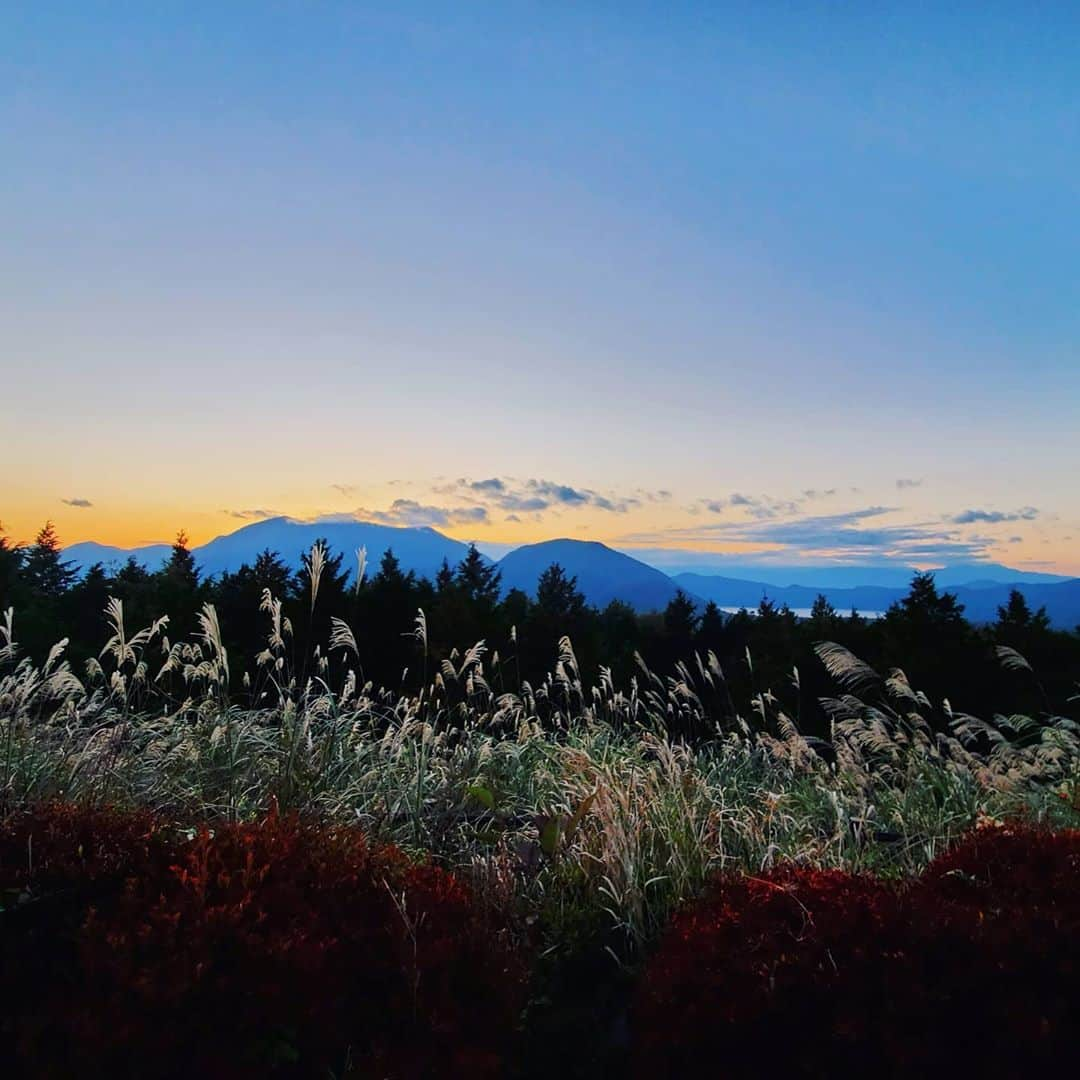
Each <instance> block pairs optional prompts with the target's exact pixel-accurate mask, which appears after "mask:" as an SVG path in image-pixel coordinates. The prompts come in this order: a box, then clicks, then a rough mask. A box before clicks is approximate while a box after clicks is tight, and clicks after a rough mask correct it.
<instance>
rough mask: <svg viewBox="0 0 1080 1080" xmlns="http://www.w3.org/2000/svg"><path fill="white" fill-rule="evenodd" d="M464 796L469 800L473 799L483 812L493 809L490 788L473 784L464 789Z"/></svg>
mask: <svg viewBox="0 0 1080 1080" xmlns="http://www.w3.org/2000/svg"><path fill="white" fill-rule="evenodd" d="M465 794H466V795H467V796H468V797H469V798H470V799H475V800H476V802H478V803H480V805H481V806H483V807H484V809H485V810H494V809H495V793H494V792H493V791H492V790H491V788H486V787H484V786H483V785H482V784H473V785H472V786H471V787H469V788H466V789H465Z"/></svg>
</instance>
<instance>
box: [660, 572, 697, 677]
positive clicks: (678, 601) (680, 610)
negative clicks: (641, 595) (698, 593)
mask: <svg viewBox="0 0 1080 1080" xmlns="http://www.w3.org/2000/svg"><path fill="white" fill-rule="evenodd" d="M698 622H699V619H698V615H697V605H696V604H695V603H694V601H693V600H691V599H690V597H689V596H688V595H687V594H686V593H685V592H683V590H682V589H676V591H675V595H674V596H673V597H672V598H671V599H670V600H669V601H668V605H667V607H666V608H664V640H665V649H664V652H665V654H666V655H665V656H664V658H663V659H664V660H665V662H666V663H667V664H668V665H669V666H670V665H671V664H674V663H675V662H676V661H678V660H689V659H691V657H690V654H691V653H692V652H693V651H694V636H695V635H696V634H697V628H698Z"/></svg>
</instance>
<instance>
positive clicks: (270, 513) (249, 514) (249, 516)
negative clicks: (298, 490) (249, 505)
mask: <svg viewBox="0 0 1080 1080" xmlns="http://www.w3.org/2000/svg"><path fill="white" fill-rule="evenodd" d="M221 512H222V513H223V514H228V515H229V517H234V518H240V519H241V520H242V521H265V520H266V519H267V518H273V517H284V516H285V515H284V514H282V513H281V511H280V510H222V511H221Z"/></svg>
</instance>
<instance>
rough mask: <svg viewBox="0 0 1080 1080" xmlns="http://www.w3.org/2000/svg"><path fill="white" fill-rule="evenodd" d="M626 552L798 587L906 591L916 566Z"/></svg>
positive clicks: (983, 576) (970, 581)
mask: <svg viewBox="0 0 1080 1080" xmlns="http://www.w3.org/2000/svg"><path fill="white" fill-rule="evenodd" d="M627 554H630V555H633V556H634V557H635V558H637V559H640V560H641V561H642V562H645V563H647V564H648V565H649V566H653V567H655V568H656V569H657V570H660V571H662V572H663V573H665V574H668V575H669V576H670V577H673V578H674V577H679V576H682V575H684V574H696V575H701V576H703V577H722V578H727V579H729V580H739V581H751V582H763V583H764V584H766V585H774V586H788V585H803V586H805V587H806V588H808V589H826V588H829V589H851V588H855V587H857V586H862V585H877V586H882V587H884V588H890V589H903V590H905V591H906V590H907V587H908V585H910V584H911V578H912V576H913V575H914V574H915V572H916V568H915V567H913V566H904V565H901V564H898V563H892V564H887V565H886V564H871V565H864V566H812V565H810V566H808V565H805V564H804V565H781V564H772V563H755V562H752V561H748V560H746V559H745V557H740V556H724V555H716V554H715V553H712V552H694V551H677V550H673V549H665V548H649V549H644V548H642V549H638V550H632V551H628V552H627ZM934 577H935V579H936V580H937V583H938V585H940V586H946V587H948V588H953V587H954V586H958V585H968V586H976V587H977V586H982V585H987V586H992V585H1010V584H1018V583H1023V584H1027V585H1052V584H1058V583H1061V582H1064V581H1068V580H1070V579H1069V578H1068V577H1066V576H1063V575H1061V574H1044V573H1040V572H1033V571H1029V570H1017V569H1014V568H1013V567H1010V566H1003V565H1002V564H1000V563H990V562H986V563H963V564H957V565H955V566H944V567H940V568H939V569H937V570H935V571H934Z"/></svg>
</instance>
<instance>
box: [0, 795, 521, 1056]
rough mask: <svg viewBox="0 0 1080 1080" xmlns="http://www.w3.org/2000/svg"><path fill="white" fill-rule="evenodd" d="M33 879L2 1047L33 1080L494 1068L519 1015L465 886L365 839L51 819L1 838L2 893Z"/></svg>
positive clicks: (264, 827)
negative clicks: (191, 833)
mask: <svg viewBox="0 0 1080 1080" xmlns="http://www.w3.org/2000/svg"><path fill="white" fill-rule="evenodd" d="M31 837H32V849H33V851H34V852H35V856H34V863H33V876H32V878H31V877H30V875H29V873H28V870H27V867H26V862H25V859H24V857H23V852H24V851H25V850H26V848H27V844H28V841H29V839H30V838H31ZM80 850H81V854H80ZM28 882H29V883H30V885H31V887H32V897H33V898H32V899H31V900H29V901H28V902H25V901H24V902H22V903H19V904H18V906H17V907H16V908H15V909H14V910H13V911H9V912H8V913H6V914H5V915H3V916H0V926H3V927H4V929H3V932H2V937H0V965H2V967H0V978H2V980H3V982H2V986H3V988H4V991H5V996H6V997H7V999H8V1001H7V1002H6V1004H5V1008H4V1011H3V1015H2V1017H0V1035H2V1036H3V1041H4V1045H6V1046H7V1047H9V1048H14V1055H15V1061H14V1063H13V1065H14V1067H15V1068H19V1067H21V1068H22V1069H23V1070H24V1071H29V1072H32V1073H33V1075H36V1076H49V1075H53V1076H66V1075H75V1074H76V1073H77V1074H78V1075H81V1076H86V1075H102V1076H104V1075H108V1076H140V1077H144V1076H180V1075H185V1076H186V1075H189V1074H191V1073H199V1074H202V1075H203V1076H206V1077H219V1076H220V1077H226V1076H228V1077H236V1076H252V1077H255V1076H267V1075H282V1076H316V1075H326V1072H327V1070H328V1069H331V1068H332V1069H334V1070H336V1071H338V1072H341V1071H342V1070H343V1068H344V1066H345V1064H346V1061H347V1060H351V1062H352V1065H353V1068H354V1069H356V1070H357V1074H359V1075H378V1076H394V1077H397V1076H400V1077H411V1076H419V1075H424V1074H427V1073H431V1072H432V1071H433V1070H434V1071H436V1072H437V1073H438V1075H441V1076H458V1075H462V1076H464V1075H468V1076H470V1077H472V1076H485V1075H494V1074H495V1073H496V1072H497V1071H498V1068H499V1064H500V1060H501V1056H502V1054H503V1052H504V1050H505V1046H506V1041H507V1039H508V1037H509V1034H510V1032H511V1031H512V1028H513V1025H514V1022H515V1019H516V1011H517V1007H518V1004H519V994H518V988H519V985H520V980H519V979H518V974H517V971H516V968H515V967H514V965H513V964H512V962H511V960H510V958H509V956H508V954H507V953H506V951H505V950H503V949H502V948H500V947H499V946H498V945H497V943H496V941H495V939H494V935H492V934H491V933H490V932H488V931H486V930H485V928H484V927H482V926H480V925H479V923H478V920H477V917H476V915H475V912H474V908H473V905H472V904H471V901H470V897H469V894H468V892H467V890H466V889H465V887H464V886H463V885H462V884H461V883H460V882H459V881H458V880H457V879H455V878H454V877H453V876H452V875H450V874H447V873H445V872H444V871H441V870H439V869H437V868H435V867H431V866H427V865H416V864H414V863H412V862H410V861H409V860H408V859H406V858H405V857H404V856H403V855H402V854H401V853H400V852H398V851H396V850H394V849H390V848H375V847H371V846H369V845H368V844H367V843H366V842H365V840H364V838H363V837H362V836H361V834H360V833H359V832H357V831H356V830H353V829H331V828H318V827H314V826H306V825H302V824H299V823H298V822H296V821H293V820H282V819H278V818H273V817H271V818H269V819H267V820H265V821H263V822H260V823H258V824H250V825H232V826H225V827H222V828H219V829H216V830H214V832H213V833H210V832H208V831H206V830H203V831H201V832H200V833H199V834H198V835H197V836H196V837H195V838H194V840H191V841H188V840H187V839H186V838H185V837H183V836H181V835H179V834H176V833H170V832H166V831H165V830H164V829H163V828H162V827H161V826H160V825H159V824H157V823H155V822H154V821H153V819H152V818H150V817H148V816H146V815H109V814H88V815H84V813H83V812H81V811H73V810H71V809H70V808H54V809H49V810H47V811H44V812H40V813H37V814H34V815H23V816H21V817H19V818H16V819H13V820H12V821H10V822H8V823H7V824H6V825H5V826H4V827H3V829H2V830H0V888H10V887H11V886H12V885H15V886H17V887H22V886H25V885H26V884H27V883H28ZM90 885H92V886H93V887H92V888H89V891H88V887H89V886H90ZM39 963H42V964H43V965H44V966H42V967H37V966H35V965H38V964H39ZM39 971H47V972H48V977H47V978H44V979H43V978H42V977H40V975H39V974H38V973H39ZM0 1053H2V1051H0Z"/></svg>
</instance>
